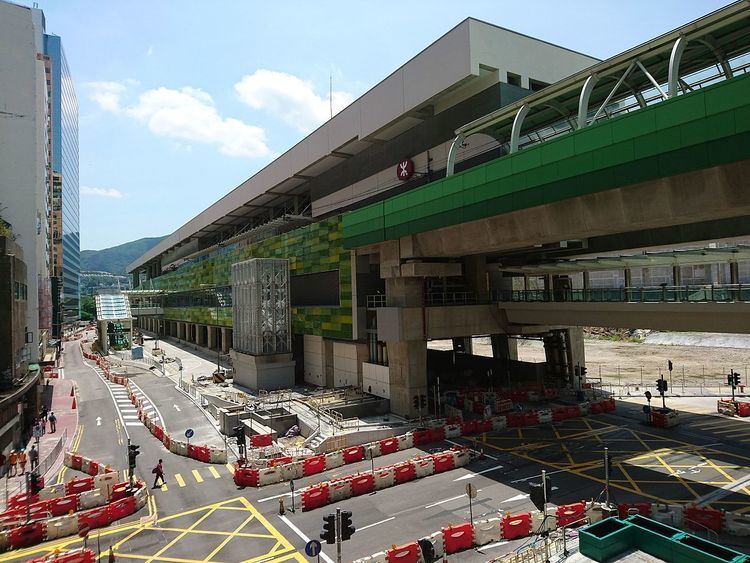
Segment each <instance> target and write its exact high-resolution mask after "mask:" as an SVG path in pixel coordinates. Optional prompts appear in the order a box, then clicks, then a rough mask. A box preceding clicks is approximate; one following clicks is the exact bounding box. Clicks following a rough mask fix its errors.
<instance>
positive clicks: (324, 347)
mask: <svg viewBox="0 0 750 563" xmlns="http://www.w3.org/2000/svg"><path fill="white" fill-rule="evenodd" d="M596 62H597V59H596V58H594V57H590V56H587V55H585V54H582V53H578V52H575V51H572V50H570V49H565V48H563V47H560V46H557V45H553V44H550V43H548V42H545V41H542V40H539V39H535V38H532V37H528V36H526V35H522V34H519V33H515V32H513V31H510V30H507V29H504V28H501V27H498V26H495V25H491V24H489V23H486V22H482V21H478V20H476V19H472V18H469V19H466V20H465V21H463V22H461V23H460V24H459V25H457V26H456V27H455V28H453V29H452V30H450V31H449V32H448V33H446V34H445V35H444V36H442V37H440V38H439V39H438V40H437V41H435V42H434V43H432V44H431V45H429V46H428V47H427V48H426V49H424V50H423V51H422V52H420V53H419V54H417V55H416V56H415V57H414V58H412V59H411V60H409V61H408V62H406V63H405V64H404V65H403V66H402V67H400V68H398V69H397V70H395V71H394V72H393V73H392V74H391V75H389V76H388V77H386V78H385V79H384V80H382V81H381V82H380V83H378V84H377V85H375V86H374V87H373V88H372V89H370V90H369V91H368V92H366V93H365V94H364V95H362V96H361V97H360V98H359V99H357V100H355V101H354V102H353V103H352V104H351V105H349V106H348V107H347V108H345V109H344V110H342V111H341V112H340V113H338V114H337V115H335V116H334V117H333V118H332V119H331V120H330V121H328V122H326V123H324V124H323V125H321V126H320V127H319V128H318V129H316V130H315V131H313V132H312V133H311V134H310V135H308V136H307V137H306V138H304V139H303V140H302V141H300V142H299V143H298V144H296V145H295V146H293V147H292V148H291V149H289V150H288V151H287V152H285V153H284V154H282V155H281V156H280V157H279V158H277V159H276V160H274V161H273V162H271V163H270V164H269V165H268V166H266V167H265V168H263V169H262V170H260V171H259V172H258V173H256V174H255V175H253V176H252V177H250V178H248V179H247V180H246V181H245V182H243V183H242V184H241V185H240V186H238V187H237V188H235V189H234V190H232V191H231V192H229V193H228V194H227V195H226V196H224V197H222V198H221V199H219V200H218V201H217V202H216V203H215V204H213V205H212V206H210V207H209V208H208V209H206V210H205V211H203V212H202V213H200V214H199V215H198V216H196V217H194V218H192V219H191V220H189V221H188V222H187V223H185V225H183V226H182V227H180V228H179V229H177V230H176V231H175V232H173V233H172V234H170V235H169V236H167V237H166V238H165V239H164V240H163V241H161V242H160V243H159V244H158V245H156V246H155V247H154V248H153V249H151V250H150V251H149V252H147V253H146V254H144V255H143V256H141V257H140V258H139V259H137V260H136V261H134V262H133V263H132V264H130V265H129V266H128V271H129V272H131V273H132V275H133V285H134V288H136V291H135V292H134V293H131V303H133V315H134V316H135V317H136V318H137V322H138V324H139V325H140V326H141V327H142V328H143V329H144V330H147V331H149V330H150V331H153V332H155V333H158V335H159V336H172V337H175V338H179V339H181V340H186V341H188V342H191V343H195V344H197V345H199V346H204V347H207V348H210V349H218V350H220V351H223V352H225V353H226V352H228V351H229V349H230V348H231V347H232V309H231V305H232V292H231V287H230V271H231V266H232V264H234V263H237V262H241V261H243V260H246V259H248V258H255V257H266V258H286V259H288V260H289V269H290V274H291V275H290V280H291V281H290V283H291V328H292V334H293V337H292V349H293V356H294V359H295V363H296V369H297V380H298V381H302V380H304V381H305V382H307V383H310V384H314V385H319V386H327V387H339V386H360V387H362V388H363V389H364V390H365V391H368V392H371V393H374V394H377V395H380V396H383V397H386V398H389V399H391V408H392V410H393V411H394V412H397V413H401V414H408V413H409V412H410V410H411V409H412V407H411V406H410V405H411V399H410V397H411V394H412V391H413V390H409V389H407V387H409V386H408V385H405V383H404V377H403V376H402V375H401V374H399V373H398V371H399V370H400V369H401V367H399V366H404V364H408V363H409V362H410V361H413V360H410V358H409V356H410V355H411V354H414V353H416V354H425V349H424V347H422V348H421V349H418V350H412V349H409V348H408V347H407V348H403V347H399V346H390V347H389V346H388V345H387V344H386V343H385V342H384V341H382V340H378V338H377V335H376V333H375V332H374V331H372V330H371V328H372V327H371V326H368V324H370V325H371V324H372V322H373V321H372V320H370V321H368V314H367V302H366V300H367V296H372V295H378V294H382V295H385V278H386V277H387V274H386V273H385V272H383V271H380V269H381V267H382V266H381V263H380V262H378V261H377V260H372V259H371V258H370V257H368V256H356V254H355V253H354V252H352V251H351V250H348V249H346V248H344V245H343V243H342V220H341V214H342V213H343V212H345V211H347V210H351V209H355V208H357V207H360V206H363V205H366V204H370V203H372V202H376V201H380V200H384V199H386V198H388V197H391V196H393V195H396V194H401V193H404V192H407V191H409V190H411V189H413V188H415V187H418V186H420V185H423V184H426V183H429V182H431V181H433V180H435V179H438V178H440V177H443V176H444V175H445V167H446V161H447V157H448V150H449V148H450V145H451V141H452V140H453V137H454V130H455V129H456V128H457V127H459V126H461V125H463V124H465V123H467V122H470V121H472V120H473V119H476V118H479V117H480V116H483V115H485V114H487V113H489V112H492V111H493V110H496V109H498V108H500V107H503V106H505V105H507V104H510V103H512V102H515V101H517V100H519V99H520V98H523V97H524V96H527V95H528V94H530V93H532V92H534V91H537V90H540V89H542V88H544V87H545V86H546V85H548V84H550V83H553V82H557V81H559V80H560V79H562V78H564V77H566V76H568V75H570V74H572V73H574V72H576V71H579V70H581V69H583V68H585V67H588V66H590V65H592V64H594V63H596ZM503 150H504V149H503V147H502V144H501V143H500V142H499V141H497V140H495V139H494V138H493V137H492V136H490V135H477V136H474V137H472V138H471V139H469V140H468V141H467V142H466V143H464V145H463V146H461V147H460V149H459V150H458V155H457V164H456V169H457V170H461V169H463V168H466V167H469V166H473V165H475V164H477V163H479V162H483V161H486V160H491V159H493V158H496V157H497V156H499V155H501V154H503ZM441 267H442V266H440V265H437V266H436V269H435V271H434V272H427V273H424V272H420V273H416V274H415V275H416V276H418V277H419V279H425V278H426V277H428V276H429V277H430V278H431V279H430V283H440V284H442V285H445V284H450V283H455V281H454V282H451V278H454V280H455V276H456V274H460V272H461V266H460V265H451V266H448V267H447V269H443V270H441V269H440V268H441ZM394 279H395V278H394ZM138 290H140V291H138ZM134 300H136V301H138V302H137V303H136V302H134ZM147 301H148V302H147ZM456 336H463V334H457V335H456ZM505 345H506V347H507V341H506V343H505ZM506 354H507V353H506ZM415 361H417V363H418V365H424V362H422V361H421V360H415ZM389 366H390V368H389ZM406 369H408V366H407V367H406Z"/></svg>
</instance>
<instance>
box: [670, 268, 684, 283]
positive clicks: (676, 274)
mask: <svg viewBox="0 0 750 563" xmlns="http://www.w3.org/2000/svg"><path fill="white" fill-rule="evenodd" d="M681 284H682V275H681V271H680V267H679V266H672V285H681Z"/></svg>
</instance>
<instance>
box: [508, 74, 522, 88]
mask: <svg viewBox="0 0 750 563" xmlns="http://www.w3.org/2000/svg"><path fill="white" fill-rule="evenodd" d="M508 84H510V85H511V86H518V87H519V88H520V87H521V77H520V75H518V74H513V73H512V72H509V73H508Z"/></svg>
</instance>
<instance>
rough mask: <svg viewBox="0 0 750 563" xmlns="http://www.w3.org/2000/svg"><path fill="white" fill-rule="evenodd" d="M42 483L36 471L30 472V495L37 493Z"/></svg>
mask: <svg viewBox="0 0 750 563" xmlns="http://www.w3.org/2000/svg"><path fill="white" fill-rule="evenodd" d="M42 488H43V487H42V483H41V480H40V479H39V475H37V474H36V473H30V474H29V490H30V491H31V494H32V495H35V494H37V493H38V492H39V491H41V490H42Z"/></svg>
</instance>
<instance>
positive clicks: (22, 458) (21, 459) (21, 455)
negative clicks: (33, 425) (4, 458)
mask: <svg viewBox="0 0 750 563" xmlns="http://www.w3.org/2000/svg"><path fill="white" fill-rule="evenodd" d="M18 467H19V468H20V469H21V475H23V474H24V473H26V450H21V451H20V452H18Z"/></svg>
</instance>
